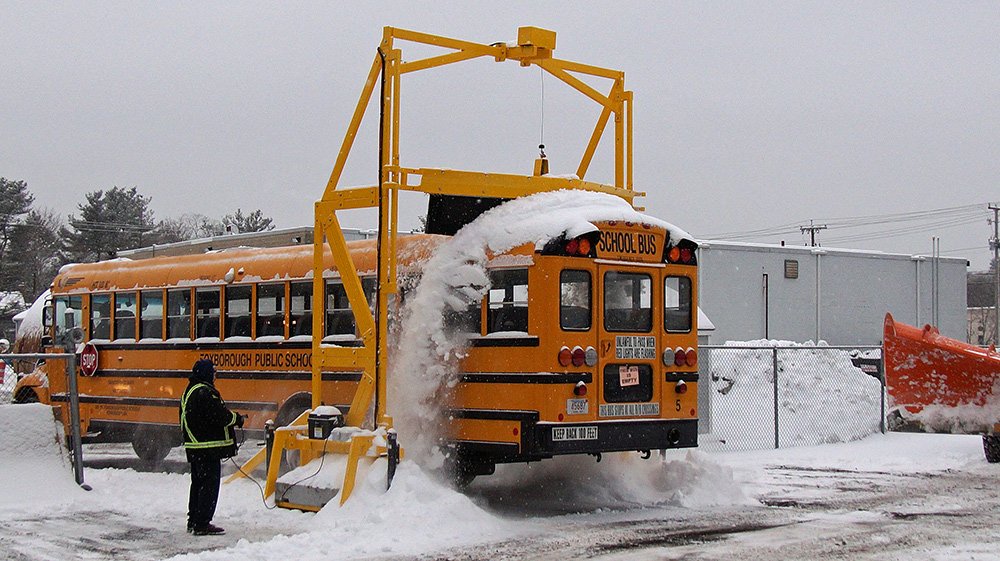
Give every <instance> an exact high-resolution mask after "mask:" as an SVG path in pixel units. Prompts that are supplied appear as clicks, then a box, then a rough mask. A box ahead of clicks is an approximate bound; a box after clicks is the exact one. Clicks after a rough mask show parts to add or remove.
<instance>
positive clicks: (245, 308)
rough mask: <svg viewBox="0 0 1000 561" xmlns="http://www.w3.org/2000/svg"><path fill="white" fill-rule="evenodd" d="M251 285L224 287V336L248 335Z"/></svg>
mask: <svg viewBox="0 0 1000 561" xmlns="http://www.w3.org/2000/svg"><path fill="white" fill-rule="evenodd" d="M251 291H252V287H251V286H249V285H247V286H227V287H226V334H225V337H226V338H227V339H228V338H230V337H249V336H250V294H251Z"/></svg>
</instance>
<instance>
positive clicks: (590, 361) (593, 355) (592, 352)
mask: <svg viewBox="0 0 1000 561" xmlns="http://www.w3.org/2000/svg"><path fill="white" fill-rule="evenodd" d="M583 362H584V364H586V365H587V366H594V365H596V364H597V349H595V348H594V347H587V350H585V351H584V352H583Z"/></svg>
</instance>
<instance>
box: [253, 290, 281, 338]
mask: <svg viewBox="0 0 1000 561" xmlns="http://www.w3.org/2000/svg"><path fill="white" fill-rule="evenodd" d="M275 335H277V336H284V335H285V285H284V284H259V285H257V336H258V337H273V336H275Z"/></svg>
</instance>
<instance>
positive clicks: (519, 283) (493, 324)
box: [486, 269, 528, 333]
mask: <svg viewBox="0 0 1000 561" xmlns="http://www.w3.org/2000/svg"><path fill="white" fill-rule="evenodd" d="M490 286H491V288H490V293H489V296H488V298H489V300H488V302H489V307H488V309H487V312H486V332H487V333H497V332H501V331H523V332H527V331H528V270H527V269H494V270H492V271H490Z"/></svg>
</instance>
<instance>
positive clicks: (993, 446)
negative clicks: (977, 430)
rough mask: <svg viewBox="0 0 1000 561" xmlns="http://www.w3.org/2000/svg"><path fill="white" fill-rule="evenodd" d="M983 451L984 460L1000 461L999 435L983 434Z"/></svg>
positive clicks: (993, 462)
mask: <svg viewBox="0 0 1000 561" xmlns="http://www.w3.org/2000/svg"><path fill="white" fill-rule="evenodd" d="M983 452H985V453H986V461H987V462H989V463H991V464H995V463H998V462H1000V435H998V434H984V435H983Z"/></svg>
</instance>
